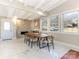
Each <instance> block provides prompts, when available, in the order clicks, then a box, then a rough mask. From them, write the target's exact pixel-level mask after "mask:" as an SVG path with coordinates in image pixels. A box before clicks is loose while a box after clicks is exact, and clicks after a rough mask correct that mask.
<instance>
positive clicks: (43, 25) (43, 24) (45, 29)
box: [41, 17, 47, 31]
mask: <svg viewBox="0 0 79 59" xmlns="http://www.w3.org/2000/svg"><path fill="white" fill-rule="evenodd" d="M41 22H42V24H41V27H42V31H47V19H46V17H41Z"/></svg>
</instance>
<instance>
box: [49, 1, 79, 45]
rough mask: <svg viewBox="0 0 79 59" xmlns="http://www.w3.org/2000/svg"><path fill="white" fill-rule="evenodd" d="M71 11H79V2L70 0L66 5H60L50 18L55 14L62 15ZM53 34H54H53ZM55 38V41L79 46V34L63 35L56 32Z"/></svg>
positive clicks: (52, 11)
mask: <svg viewBox="0 0 79 59" xmlns="http://www.w3.org/2000/svg"><path fill="white" fill-rule="evenodd" d="M68 10H69V11H70V10H79V0H68V1H67V2H65V3H64V4H62V5H60V6H59V7H57V8H55V9H53V10H51V12H50V13H49V16H51V15H53V14H58V13H62V12H65V11H68ZM52 33H53V32H52ZM53 35H54V36H55V40H57V41H61V42H63V43H67V44H72V45H76V46H79V33H76V34H75V33H61V32H59V33H58V32H55V33H53Z"/></svg>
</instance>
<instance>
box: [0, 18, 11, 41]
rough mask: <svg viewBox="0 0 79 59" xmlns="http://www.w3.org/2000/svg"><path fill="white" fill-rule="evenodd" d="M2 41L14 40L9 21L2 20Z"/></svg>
mask: <svg viewBox="0 0 79 59" xmlns="http://www.w3.org/2000/svg"><path fill="white" fill-rule="evenodd" d="M1 39H2V40H7V39H12V24H11V21H10V20H8V19H2V20H1Z"/></svg>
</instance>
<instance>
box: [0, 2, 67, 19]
mask: <svg viewBox="0 0 79 59" xmlns="http://www.w3.org/2000/svg"><path fill="white" fill-rule="evenodd" d="M65 1H67V0H0V16H7V17H14V16H16V17H18V18H23V19H35V18H38V17H40V16H43V15H46V12H49V11H50V10H52V9H54V8H56V7H57V6H59V5H60V4H62V3H64V2H65Z"/></svg>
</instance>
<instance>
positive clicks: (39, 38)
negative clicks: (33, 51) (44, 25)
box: [26, 32, 54, 49]
mask: <svg viewBox="0 0 79 59" xmlns="http://www.w3.org/2000/svg"><path fill="white" fill-rule="evenodd" d="M26 36H27V37H29V38H37V46H38V47H39V48H44V47H48V49H49V38H51V43H52V46H53V49H54V41H53V39H54V37H53V36H52V35H49V34H45V33H33V32H28V33H26ZM29 40H30V39H29ZM33 40H34V39H33ZM43 40H44V41H45V42H46V46H43V45H42V44H41V41H43Z"/></svg>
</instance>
